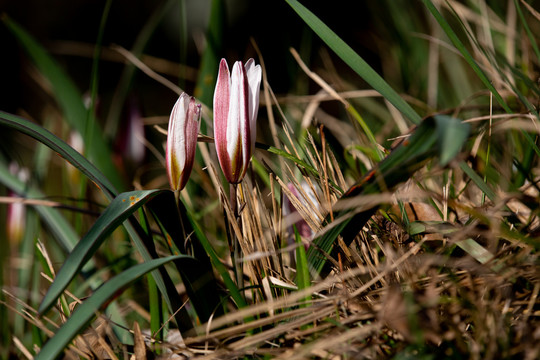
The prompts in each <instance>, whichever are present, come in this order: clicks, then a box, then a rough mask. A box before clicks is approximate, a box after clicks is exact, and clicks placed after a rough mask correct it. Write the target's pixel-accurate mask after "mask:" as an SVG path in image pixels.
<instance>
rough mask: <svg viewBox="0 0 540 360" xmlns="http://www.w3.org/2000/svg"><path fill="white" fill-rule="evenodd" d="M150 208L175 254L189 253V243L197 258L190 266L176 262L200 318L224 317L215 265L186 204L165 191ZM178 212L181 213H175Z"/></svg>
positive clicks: (153, 200) (153, 201)
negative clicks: (194, 225) (201, 241)
mask: <svg viewBox="0 0 540 360" xmlns="http://www.w3.org/2000/svg"><path fill="white" fill-rule="evenodd" d="M147 208H148V209H150V211H151V212H152V213H153V214H154V217H155V219H156V222H157V223H158V225H159V226H160V228H161V230H162V232H163V234H164V236H165V237H166V238H167V242H168V243H169V246H171V252H172V254H188V251H187V249H186V245H187V244H189V246H188V247H189V248H190V250H191V252H189V254H190V255H191V256H193V257H194V258H195V259H197V263H196V264H193V265H191V266H190V267H185V266H183V264H182V263H179V262H176V261H175V262H174V264H175V266H177V269H178V272H179V273H180V276H181V278H182V282H183V283H184V286H185V288H186V294H187V295H188V297H189V299H190V300H191V303H192V304H193V307H194V308H195V311H196V312H197V316H198V317H199V320H200V321H201V322H203V323H204V322H206V321H208V320H209V319H210V317H211V316H212V315H214V316H219V315H221V314H222V311H221V308H220V304H221V296H220V295H222V291H221V288H220V286H219V285H218V283H217V282H216V279H215V276H214V269H213V268H212V263H211V262H210V259H209V258H208V255H207V253H206V251H205V249H204V248H203V247H202V245H201V244H200V241H199V239H198V237H197V233H195V234H193V232H194V231H193V228H192V226H191V223H190V221H189V219H188V218H189V216H190V214H188V212H187V210H186V208H185V206H184V204H183V203H182V202H181V201H180V200H179V201H178V203H177V202H176V199H175V193H174V192H172V191H165V192H163V193H161V194H159V196H156V197H154V198H153V199H152V200H151V201H150V202H148V204H147ZM174 209H178V211H174Z"/></svg>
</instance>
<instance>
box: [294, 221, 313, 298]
mask: <svg viewBox="0 0 540 360" xmlns="http://www.w3.org/2000/svg"><path fill="white" fill-rule="evenodd" d="M294 239H295V242H296V246H297V247H296V286H298V290H303V289H307V288H309V287H310V286H311V280H310V278H309V266H308V261H307V256H306V249H305V248H304V244H303V243H302V238H301V237H300V233H298V229H297V228H296V226H294ZM309 300H310V297H309V296H307V297H306V298H305V299H304V301H309Z"/></svg>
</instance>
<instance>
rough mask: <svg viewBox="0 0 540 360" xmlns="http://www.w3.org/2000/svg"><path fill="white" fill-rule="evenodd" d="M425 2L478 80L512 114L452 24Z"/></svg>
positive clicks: (429, 3) (429, 2) (428, 1)
mask: <svg viewBox="0 0 540 360" xmlns="http://www.w3.org/2000/svg"><path fill="white" fill-rule="evenodd" d="M423 1H424V4H425V5H426V7H427V8H428V10H429V11H430V12H431V14H432V15H433V17H434V18H435V20H437V22H438V23H439V25H440V26H441V28H442V29H443V30H444V32H445V33H446V35H447V36H448V37H449V38H450V40H451V41H452V43H453V44H454V46H455V47H456V49H457V50H458V51H459V52H460V53H461V55H462V56H463V58H464V59H465V61H466V62H467V63H468V64H469V66H470V67H471V69H472V70H473V71H474V72H475V74H476V75H477V76H478V78H479V79H480V80H481V81H482V83H483V84H484V86H485V87H486V88H488V89H489V91H491V93H492V94H493V97H494V98H495V100H496V101H497V102H498V103H499V105H501V106H502V107H503V109H504V110H505V111H506V112H507V113H512V110H511V109H510V107H509V106H508V104H506V102H505V101H504V99H503V98H502V96H501V94H499V92H498V91H497V89H495V87H494V86H493V84H492V83H491V81H490V80H489V79H488V77H487V76H486V74H485V73H484V72H483V71H482V69H481V68H480V66H478V64H477V63H476V61H475V60H474V58H473V57H472V55H471V54H470V53H469V51H468V50H467V48H466V47H465V45H464V44H463V43H462V42H461V40H460V39H459V37H458V36H457V34H456V33H455V32H454V30H453V29H452V27H451V26H450V24H448V22H447V21H446V19H445V18H444V17H443V16H442V15H441V13H440V12H439V10H437V8H436V7H435V5H433V3H432V2H431V1H430V0H423Z"/></svg>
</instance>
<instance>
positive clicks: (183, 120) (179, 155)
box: [165, 93, 201, 190]
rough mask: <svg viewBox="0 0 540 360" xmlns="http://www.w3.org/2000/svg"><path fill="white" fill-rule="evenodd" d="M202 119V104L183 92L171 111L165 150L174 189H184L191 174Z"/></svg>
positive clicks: (168, 171)
mask: <svg viewBox="0 0 540 360" xmlns="http://www.w3.org/2000/svg"><path fill="white" fill-rule="evenodd" d="M200 119H201V105H200V104H197V103H196V102H195V98H194V97H192V96H189V95H187V94H185V93H182V94H181V95H180V97H179V98H178V101H176V104H174V107H173V109H172V112H171V117H170V119H169V130H168V135H167V149H166V152H165V161H166V167H167V175H168V176H169V184H170V185H171V188H172V189H173V190H182V189H183V188H184V186H186V183H187V181H188V178H189V175H190V174H191V169H192V168H193V162H194V159H195V149H196V148H197V136H198V134H199V126H200Z"/></svg>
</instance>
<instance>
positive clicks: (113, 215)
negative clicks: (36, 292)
mask: <svg viewBox="0 0 540 360" xmlns="http://www.w3.org/2000/svg"><path fill="white" fill-rule="evenodd" d="M163 191H166V190H144V191H130V192H126V193H122V194H120V195H118V196H117V197H116V198H115V199H114V200H113V201H112V202H111V204H110V205H109V206H108V207H107V209H105V211H104V212H103V213H102V214H101V216H100V217H99V218H98V219H97V221H96V223H95V224H94V225H93V226H92V227H91V228H90V230H89V231H88V233H86V235H85V236H84V237H83V238H82V239H81V241H79V242H78V243H77V245H76V246H75V248H74V249H73V251H72V252H71V253H70V254H69V256H68V258H67V259H66V260H65V261H64V264H63V265H62V267H61V268H60V271H59V272H58V274H57V275H56V277H55V279H54V282H53V283H52V284H51V286H50V287H49V290H48V291H47V294H46V295H45V298H43V301H42V302H41V304H40V306H39V313H40V314H43V313H44V312H46V311H47V310H49V309H50V308H51V306H52V305H53V304H54V302H55V301H56V299H57V298H58V297H59V296H60V295H61V294H62V292H63V291H64V289H65V288H66V287H67V286H68V285H69V283H70V282H71V280H72V279H73V278H74V277H75V276H76V275H77V273H78V272H79V271H80V270H81V268H82V267H83V266H84V264H85V263H86V262H87V261H88V260H89V259H90V258H91V257H92V255H93V254H94V253H95V252H96V251H97V249H98V248H99V246H100V245H101V244H102V243H103V241H104V240H105V239H106V238H107V236H109V235H110V234H111V233H112V232H113V231H114V230H115V229H116V228H117V227H118V226H120V225H121V224H122V223H123V222H124V220H126V219H127V218H128V217H129V216H130V215H131V214H133V212H134V211H136V210H137V209H138V208H140V207H141V206H142V205H143V204H144V203H146V202H147V201H148V200H149V199H151V198H152V197H153V196H155V195H157V194H158V193H160V192H163Z"/></svg>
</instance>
